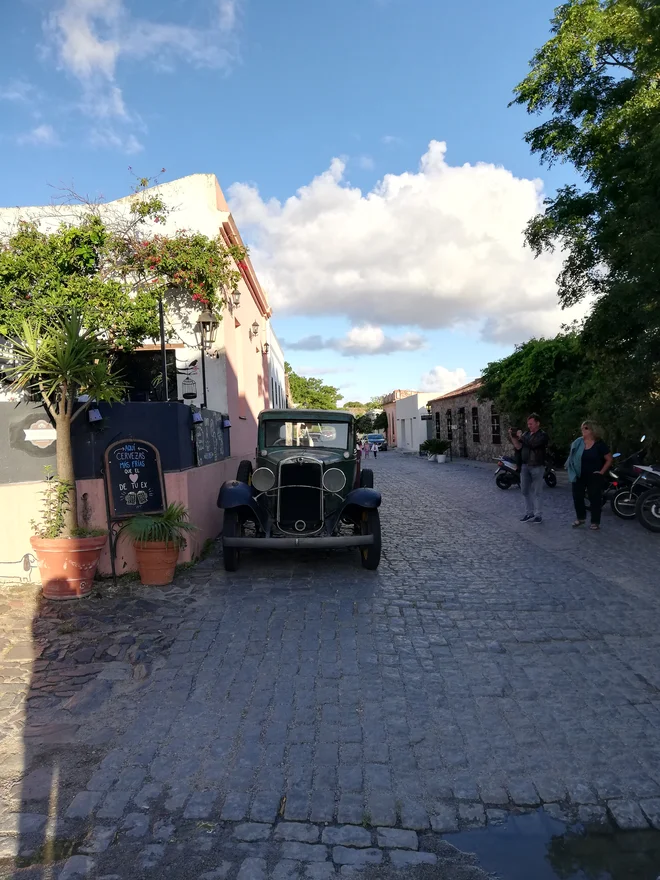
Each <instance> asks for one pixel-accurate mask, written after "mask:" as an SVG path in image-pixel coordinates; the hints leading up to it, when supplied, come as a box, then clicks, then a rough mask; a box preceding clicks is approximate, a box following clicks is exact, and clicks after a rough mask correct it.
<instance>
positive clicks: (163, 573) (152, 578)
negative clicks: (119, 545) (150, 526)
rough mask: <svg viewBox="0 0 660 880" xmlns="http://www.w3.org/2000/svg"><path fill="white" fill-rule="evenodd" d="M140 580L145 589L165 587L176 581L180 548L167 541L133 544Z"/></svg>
mask: <svg viewBox="0 0 660 880" xmlns="http://www.w3.org/2000/svg"><path fill="white" fill-rule="evenodd" d="M133 547H134V548H135V557H136V559H137V564H138V569H139V570H140V580H141V581H142V583H143V584H144V586H145V587H164V586H166V585H167V584H171V583H172V581H173V580H174V572H175V570H176V563H177V560H178V558H179V548H178V547H177V546H175V545H174V544H166V543H165V541H149V542H147V543H145V544H133Z"/></svg>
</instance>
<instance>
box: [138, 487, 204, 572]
mask: <svg viewBox="0 0 660 880" xmlns="http://www.w3.org/2000/svg"><path fill="white" fill-rule="evenodd" d="M196 529H197V526H194V525H193V524H192V523H191V522H189V513H188V510H187V508H186V507H185V506H184V505H183V504H180V503H173V504H169V505H168V507H167V509H166V510H165V512H164V513H159V514H138V515H137V516H134V517H131V519H129V520H127V521H126V522H125V523H124V525H123V526H122V528H121V532H125V533H126V534H127V535H128V537H129V538H130V539H131V540H132V541H133V548H134V549H135V556H136V559H137V564H138V570H139V572H140V580H141V581H142V583H143V584H144V585H145V586H149V587H162V586H165V585H166V584H171V583H172V581H173V579H174V572H175V571H176V563H177V560H178V558H179V552H180V551H181V550H182V549H183V548H184V547H185V546H186V543H187V541H186V535H189V534H190V533H191V532H194V531H196Z"/></svg>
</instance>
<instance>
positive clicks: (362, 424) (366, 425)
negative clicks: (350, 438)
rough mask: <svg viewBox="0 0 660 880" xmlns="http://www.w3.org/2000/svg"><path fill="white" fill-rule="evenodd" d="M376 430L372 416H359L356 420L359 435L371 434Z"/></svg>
mask: <svg viewBox="0 0 660 880" xmlns="http://www.w3.org/2000/svg"><path fill="white" fill-rule="evenodd" d="M373 429H374V421H373V419H372V418H371V416H369V415H367V414H366V413H365V414H364V415H361V416H358V417H357V418H356V420H355V430H356V431H357V432H358V434H371V433H372V431H373Z"/></svg>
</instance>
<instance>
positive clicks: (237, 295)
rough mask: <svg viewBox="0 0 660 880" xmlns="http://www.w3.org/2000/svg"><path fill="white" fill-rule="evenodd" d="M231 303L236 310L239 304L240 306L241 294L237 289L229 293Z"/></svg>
mask: <svg viewBox="0 0 660 880" xmlns="http://www.w3.org/2000/svg"><path fill="white" fill-rule="evenodd" d="M231 301H232V302H233V303H234V306H235V307H236V308H238V306H239V304H240V302H241V292H240V290H238V289H236V290H232V292H231Z"/></svg>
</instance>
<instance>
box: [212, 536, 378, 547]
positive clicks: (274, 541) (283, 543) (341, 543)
mask: <svg viewBox="0 0 660 880" xmlns="http://www.w3.org/2000/svg"><path fill="white" fill-rule="evenodd" d="M222 543H223V544H224V546H225V547H237V548H239V549H242V548H246V549H259V548H261V549H263V550H305V549H309V550H336V549H338V548H340V547H367V546H369V545H370V544H373V543H374V536H373V535H336V536H331V535H328V536H327V537H325V538H324V537H311V538H306V537H304V536H301V537H300V538H289V537H284V538H243V537H238V536H237V537H235V538H223V539H222Z"/></svg>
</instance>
